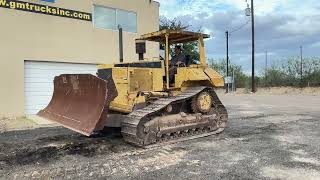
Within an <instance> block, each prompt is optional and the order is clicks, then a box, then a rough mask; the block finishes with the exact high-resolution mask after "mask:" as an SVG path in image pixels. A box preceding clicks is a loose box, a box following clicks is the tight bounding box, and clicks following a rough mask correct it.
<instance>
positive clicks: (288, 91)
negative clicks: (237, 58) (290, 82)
mask: <svg viewBox="0 0 320 180" xmlns="http://www.w3.org/2000/svg"><path fill="white" fill-rule="evenodd" d="M218 92H219V93H224V92H225V90H222V89H221V90H218ZM249 93H250V90H248V89H246V88H238V89H237V91H236V92H235V94H249ZM256 94H270V95H299V94H301V95H314V96H316V95H320V87H306V88H294V87H271V88H258V90H257V92H256Z"/></svg>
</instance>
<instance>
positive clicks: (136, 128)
mask: <svg viewBox="0 0 320 180" xmlns="http://www.w3.org/2000/svg"><path fill="white" fill-rule="evenodd" d="M203 91H208V92H210V94H211V96H212V98H213V104H212V109H211V111H210V113H208V114H199V113H198V114H196V113H193V112H192V111H190V110H188V109H187V108H183V107H186V106H190V105H191V104H190V103H191V100H192V98H193V97H195V96H197V95H198V94H199V93H201V92H203ZM168 106H172V107H173V109H176V110H175V111H173V112H172V114H179V113H180V114H181V118H180V119H179V120H176V121H177V122H181V124H179V123H178V126H177V127H176V128H175V127H174V126H172V127H170V128H167V129H166V130H162V127H161V126H160V125H159V124H160V122H159V121H161V120H159V118H162V119H163V118H165V117H166V116H170V113H167V112H166V108H167V107H168ZM177 110H178V112H177ZM190 118H193V119H196V121H197V120H198V121H197V123H194V122H193V123H188V122H186V121H188V120H187V119H190ZM227 120H228V114H227V110H226V108H225V107H224V105H223V104H222V103H221V101H220V100H219V98H218V96H217V94H216V93H215V91H214V90H213V89H212V88H210V87H193V88H190V89H188V90H186V91H184V92H182V93H181V94H179V95H177V96H174V97H169V98H161V99H158V100H157V101H154V102H153V103H151V104H150V105H148V106H147V107H145V108H142V109H138V110H135V111H133V112H132V113H130V114H129V115H127V118H125V120H124V121H123V122H122V135H123V138H124V140H125V141H127V142H129V143H132V144H134V145H137V146H142V147H147V146H150V145H153V146H154V145H157V144H163V143H172V142H180V141H185V140H189V139H194V138H199V137H204V136H209V135H212V134H218V133H220V132H222V131H223V130H224V128H225V127H226V124H227ZM150 122H151V123H152V122H154V123H153V124H157V126H156V127H155V126H150V127H148V125H147V124H146V123H149V124H150ZM152 128H153V129H152ZM150 129H151V130H150Z"/></svg>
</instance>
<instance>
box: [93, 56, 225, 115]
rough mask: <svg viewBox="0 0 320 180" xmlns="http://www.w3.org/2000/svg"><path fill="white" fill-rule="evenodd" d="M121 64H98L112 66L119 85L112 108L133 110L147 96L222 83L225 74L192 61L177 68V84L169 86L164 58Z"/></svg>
mask: <svg viewBox="0 0 320 180" xmlns="http://www.w3.org/2000/svg"><path fill="white" fill-rule="evenodd" d="M148 63H153V64H154V63H158V64H161V66H159V67H156V68H155V67H148V66H147V65H146V67H130V65H137V64H141V65H144V64H148ZM117 65H121V64H106V65H99V66H98V68H99V69H100V70H106V69H109V70H111V72H112V79H113V81H114V83H115V85H116V88H117V91H118V96H117V97H116V98H115V99H114V100H113V101H112V102H111V104H110V109H111V110H114V111H117V112H122V113H130V112H132V111H133V110H134V109H135V107H139V105H144V104H146V103H147V102H148V100H149V99H148V98H152V97H154V96H158V97H161V96H162V97H165V96H168V94H169V93H171V94H173V95H177V94H179V93H181V92H183V91H184V90H185V89H187V88H188V87H197V86H209V87H210V86H211V87H223V86H224V78H223V76H221V75H220V74H219V73H217V72H216V71H215V70H213V69H211V68H209V67H208V66H206V65H205V66H203V65H191V66H189V67H179V68H177V74H175V81H176V82H175V84H174V86H173V87H170V89H169V90H168V89H167V88H166V86H165V83H164V81H163V79H164V78H165V76H166V73H165V65H164V61H149V62H146V61H139V62H132V63H128V66H125V67H116V66H117Z"/></svg>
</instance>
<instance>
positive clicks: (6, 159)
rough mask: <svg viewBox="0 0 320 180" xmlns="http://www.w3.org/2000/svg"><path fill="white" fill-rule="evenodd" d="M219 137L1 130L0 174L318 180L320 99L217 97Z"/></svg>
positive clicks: (18, 176) (23, 176)
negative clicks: (149, 141)
mask: <svg viewBox="0 0 320 180" xmlns="http://www.w3.org/2000/svg"><path fill="white" fill-rule="evenodd" d="M220 97H221V100H222V101H223V103H224V104H225V105H226V107H227V109H228V112H229V116H230V117H229V127H228V128H227V129H226V130H225V131H224V132H223V133H222V134H220V135H217V136H209V137H205V138H201V139H194V140H190V141H185V142H180V143H176V144H170V145H164V146H161V147H154V148H150V149H141V148H136V147H134V146H131V145H128V144H126V143H125V142H124V141H123V140H122V139H121V137H119V136H118V135H117V133H109V134H107V135H106V136H105V137H94V138H86V137H83V136H80V135H78V134H76V133H73V132H71V131H69V130H66V129H64V128H59V127H55V128H39V129H34V130H25V131H11V132H4V133H2V134H0V179H30V178H37V179H38V178H40V179H160V180H161V179H163V180H167V179H299V180H300V179H320V141H319V137H320V131H319V129H320V96H307V95H297V96H284V95H282V96H276V95H221V96H220Z"/></svg>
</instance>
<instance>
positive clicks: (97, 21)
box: [93, 6, 117, 30]
mask: <svg viewBox="0 0 320 180" xmlns="http://www.w3.org/2000/svg"><path fill="white" fill-rule="evenodd" d="M93 21H94V25H95V27H97V28H103V29H113V30H116V29H117V26H116V10H115V9H111V8H105V7H101V6H94V20H93Z"/></svg>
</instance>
